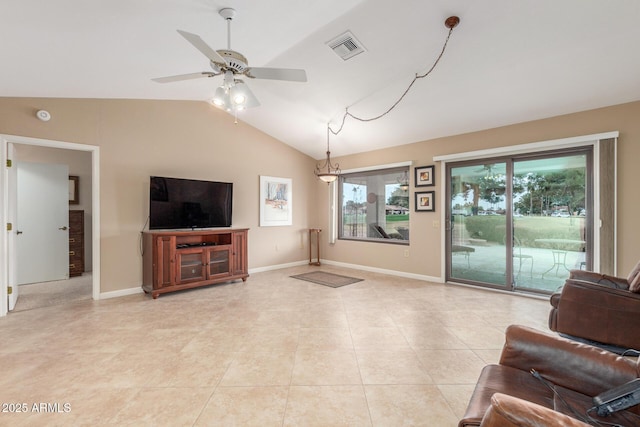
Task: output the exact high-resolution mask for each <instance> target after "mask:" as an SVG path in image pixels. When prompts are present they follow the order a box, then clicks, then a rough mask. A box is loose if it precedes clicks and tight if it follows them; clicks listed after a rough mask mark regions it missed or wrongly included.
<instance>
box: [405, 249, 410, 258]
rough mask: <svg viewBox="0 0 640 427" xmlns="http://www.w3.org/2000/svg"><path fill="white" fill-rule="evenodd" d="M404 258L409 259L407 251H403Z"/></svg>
mask: <svg viewBox="0 0 640 427" xmlns="http://www.w3.org/2000/svg"><path fill="white" fill-rule="evenodd" d="M404 257H405V258H409V249H405V250H404Z"/></svg>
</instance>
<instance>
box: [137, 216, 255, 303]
mask: <svg viewBox="0 0 640 427" xmlns="http://www.w3.org/2000/svg"><path fill="white" fill-rule="evenodd" d="M248 231H249V230H248V229H246V228H243V229H228V228H227V229H220V230H197V231H148V232H144V233H143V237H142V239H143V248H144V255H143V257H142V264H143V270H142V289H143V290H144V292H145V293H147V294H151V296H152V297H153V299H156V298H158V295H160V294H164V293H166V292H175V291H181V290H184V289H191V288H197V287H199V286H206V285H212V284H214V283H223V282H229V281H232V280H237V279H242V281H243V282H245V281H246V280H247V277H249V269H248V262H247V235H248Z"/></svg>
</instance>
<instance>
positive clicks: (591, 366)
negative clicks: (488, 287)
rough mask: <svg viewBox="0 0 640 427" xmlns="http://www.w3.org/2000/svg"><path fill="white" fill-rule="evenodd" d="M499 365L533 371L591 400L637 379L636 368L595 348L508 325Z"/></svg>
mask: <svg viewBox="0 0 640 427" xmlns="http://www.w3.org/2000/svg"><path fill="white" fill-rule="evenodd" d="M500 364H501V365H506V366H511V367H513V368H516V369H520V370H523V371H530V370H531V369H535V370H536V371H538V372H539V373H540V375H541V376H542V377H543V378H545V379H546V380H548V381H551V382H552V383H554V384H557V385H560V386H562V387H565V388H568V389H570V390H574V391H577V392H579V393H582V394H585V395H587V396H595V395H597V394H599V393H602V392H603V391H605V390H608V389H610V388H612V387H615V386H618V385H620V384H624V383H626V382H628V381H631V380H632V379H635V378H637V377H638V373H639V372H638V371H639V370H638V365H637V364H635V363H633V362H631V361H629V360H627V359H626V358H624V357H621V356H618V355H616V354H614V353H610V352H608V351H605V350H601V349H599V348H597V347H593V346H590V345H587V344H581V343H578V342H575V341H571V340H569V339H566V338H562V337H559V336H556V335H551V334H547V333H543V332H540V331H537V330H535V329H532V328H528V327H525V326H519V325H511V326H509V327H508V328H507V331H506V340H505V345H504V348H503V349H502V355H501V356H500Z"/></svg>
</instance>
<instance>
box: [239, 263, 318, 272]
mask: <svg viewBox="0 0 640 427" xmlns="http://www.w3.org/2000/svg"><path fill="white" fill-rule="evenodd" d="M307 264H309V261H296V262H289V263H287V264H277V265H268V266H266V267H258V268H250V269H249V274H252V273H261V272H263V271H273V270H280V269H283V268H289V267H299V266H301V265H307Z"/></svg>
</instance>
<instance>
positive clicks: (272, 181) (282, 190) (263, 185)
mask: <svg viewBox="0 0 640 427" xmlns="http://www.w3.org/2000/svg"><path fill="white" fill-rule="evenodd" d="M291 186H292V181H291V179H290V178H276V177H273V176H260V227H269V226H278V225H291V224H293V204H292V203H293V202H292V200H291V198H292V191H291Z"/></svg>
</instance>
